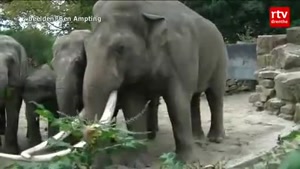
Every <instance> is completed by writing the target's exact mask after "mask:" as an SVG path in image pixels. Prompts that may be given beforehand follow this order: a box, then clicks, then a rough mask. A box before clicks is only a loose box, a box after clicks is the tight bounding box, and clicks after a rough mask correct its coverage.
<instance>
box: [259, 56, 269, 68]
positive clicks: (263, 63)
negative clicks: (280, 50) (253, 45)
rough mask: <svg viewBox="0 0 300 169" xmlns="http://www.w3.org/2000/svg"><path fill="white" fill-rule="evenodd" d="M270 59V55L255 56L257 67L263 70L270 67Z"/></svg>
mask: <svg viewBox="0 0 300 169" xmlns="http://www.w3.org/2000/svg"><path fill="white" fill-rule="evenodd" d="M271 57H272V55H271V54H270V53H267V54H264V55H257V67H258V68H264V67H267V66H270V65H271Z"/></svg>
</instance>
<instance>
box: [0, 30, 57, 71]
mask: <svg viewBox="0 0 300 169" xmlns="http://www.w3.org/2000/svg"><path fill="white" fill-rule="evenodd" d="M0 34H5V35H9V36H11V37H13V38H14V39H16V40H17V41H18V42H19V43H20V44H21V45H22V46H23V47H24V48H25V50H26V53H27V56H28V58H29V59H32V60H33V61H34V62H35V64H36V66H38V65H41V64H44V63H48V62H49V61H50V60H51V59H52V44H53V43H54V37H53V36H51V35H48V34H46V33H44V32H42V31H40V30H38V29H24V30H20V31H19V30H18V31H15V30H7V31H2V32H0Z"/></svg>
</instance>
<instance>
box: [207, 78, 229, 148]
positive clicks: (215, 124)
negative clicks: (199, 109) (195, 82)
mask: <svg viewBox="0 0 300 169" xmlns="http://www.w3.org/2000/svg"><path fill="white" fill-rule="evenodd" d="M221 84H222V83H215V86H211V87H210V88H208V89H207V90H206V91H205V94H206V98H207V101H208V104H209V108H210V112H211V126H210V130H209V133H208V136H207V137H208V139H209V141H211V142H216V143H220V142H222V140H223V139H224V137H225V130H224V124H223V95H224V92H223V91H224V90H222V88H224V87H222V86H221Z"/></svg>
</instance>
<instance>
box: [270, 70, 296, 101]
mask: <svg viewBox="0 0 300 169" xmlns="http://www.w3.org/2000/svg"><path fill="white" fill-rule="evenodd" d="M274 81H275V90H276V97H278V98H280V99H282V100H285V101H289V102H294V103H295V102H300V72H288V73H281V74H279V75H277V76H276V77H275V79H274Z"/></svg>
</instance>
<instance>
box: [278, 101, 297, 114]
mask: <svg viewBox="0 0 300 169" xmlns="http://www.w3.org/2000/svg"><path fill="white" fill-rule="evenodd" d="M294 113H295V104H293V103H289V102H287V103H286V104H285V105H283V106H282V107H280V114H288V115H292V116H293V115H294Z"/></svg>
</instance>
